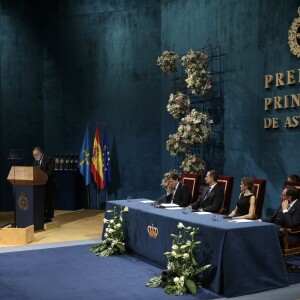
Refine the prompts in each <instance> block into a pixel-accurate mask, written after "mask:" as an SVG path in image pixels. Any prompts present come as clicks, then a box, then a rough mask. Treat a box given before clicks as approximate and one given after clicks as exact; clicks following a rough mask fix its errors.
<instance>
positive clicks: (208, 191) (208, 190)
mask: <svg viewBox="0 0 300 300" xmlns="http://www.w3.org/2000/svg"><path fill="white" fill-rule="evenodd" d="M210 191H211V187H209V188H208V189H207V192H206V194H205V196H204V200H205V199H206V198H207V196H208V195H209V193H210Z"/></svg>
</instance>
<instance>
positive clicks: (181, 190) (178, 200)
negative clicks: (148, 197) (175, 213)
mask: <svg viewBox="0 0 300 300" xmlns="http://www.w3.org/2000/svg"><path fill="white" fill-rule="evenodd" d="M166 198H167V202H168V203H170V202H171V200H172V194H170V195H168V196H167V197H166ZM173 203H175V204H178V205H179V206H181V207H186V206H189V205H190V203H191V192H190V189H189V188H188V186H186V185H184V184H182V183H179V185H178V187H177V189H176V192H175V195H174V200H173Z"/></svg>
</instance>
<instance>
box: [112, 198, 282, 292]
mask: <svg viewBox="0 0 300 300" xmlns="http://www.w3.org/2000/svg"><path fill="white" fill-rule="evenodd" d="M143 200H146V199H134V200H132V201H130V202H129V201H127V200H117V201H108V202H107V206H106V209H107V210H109V209H113V208H114V207H117V208H121V207H125V206H127V207H128V208H129V212H128V213H126V214H125V231H126V235H127V238H128V240H127V242H128V246H129V248H130V249H131V250H133V251H134V252H136V253H138V254H140V255H142V256H144V257H146V258H148V259H150V260H152V261H155V262H157V263H159V264H161V265H162V268H165V267H166V264H167V259H166V256H165V255H164V253H165V252H166V251H170V250H171V245H172V240H173V238H172V237H171V236H170V234H171V233H174V234H177V233H178V228H177V225H178V223H179V222H182V223H183V224H184V225H185V226H192V227H199V229H200V233H199V240H200V241H201V242H202V243H201V244H200V246H199V250H198V251H197V253H196V258H197V261H198V263H199V264H200V265H201V266H202V265H205V264H211V267H210V268H209V269H207V270H206V271H205V272H204V273H203V274H202V278H201V280H202V283H203V285H204V286H205V287H206V288H208V289H210V290H212V291H213V292H215V293H217V294H219V295H224V296H226V297H233V296H239V295H245V294H251V293H256V292H259V291H263V290H269V289H274V288H279V287H285V286H288V274H287V271H286V268H285V265H284V261H283V259H282V255H281V249H280V243H279V239H278V231H277V227H276V226H275V225H274V224H269V223H263V222H258V221H254V222H248V223H233V222H229V220H228V219H223V218H222V216H219V218H218V220H217V221H213V220H212V215H211V214H209V215H199V214H195V213H189V214H183V213H182V211H181V210H169V209H161V208H156V207H154V206H152V205H151V204H149V203H142V202H141V201H143ZM106 218H108V219H109V218H110V216H109V215H106ZM149 225H150V226H152V225H153V226H154V227H156V228H157V229H158V235H157V238H151V237H150V236H149V234H148V231H147V228H148V226H149ZM159 275H160V274H158V276H159Z"/></svg>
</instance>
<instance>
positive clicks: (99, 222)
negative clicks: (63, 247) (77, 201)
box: [0, 209, 104, 248]
mask: <svg viewBox="0 0 300 300" xmlns="http://www.w3.org/2000/svg"><path fill="white" fill-rule="evenodd" d="M103 217H104V211H100V210H88V209H81V210H76V211H64V210H56V211H55V216H54V219H53V221H54V222H57V223H58V225H59V226H58V228H54V229H49V230H40V231H36V232H35V233H34V240H33V242H31V243H30V244H28V245H36V244H46V243H60V242H69V241H79V240H92V239H99V238H101V236H102V228H103ZM13 219H14V214H13V212H0V226H3V225H5V224H8V223H12V222H13ZM10 246H12V245H3V244H2V235H1V234H0V248H2V247H10Z"/></svg>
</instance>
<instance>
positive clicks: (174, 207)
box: [166, 206, 182, 210]
mask: <svg viewBox="0 0 300 300" xmlns="http://www.w3.org/2000/svg"><path fill="white" fill-rule="evenodd" d="M166 209H172V210H174V209H182V207H180V206H173V207H166Z"/></svg>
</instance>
